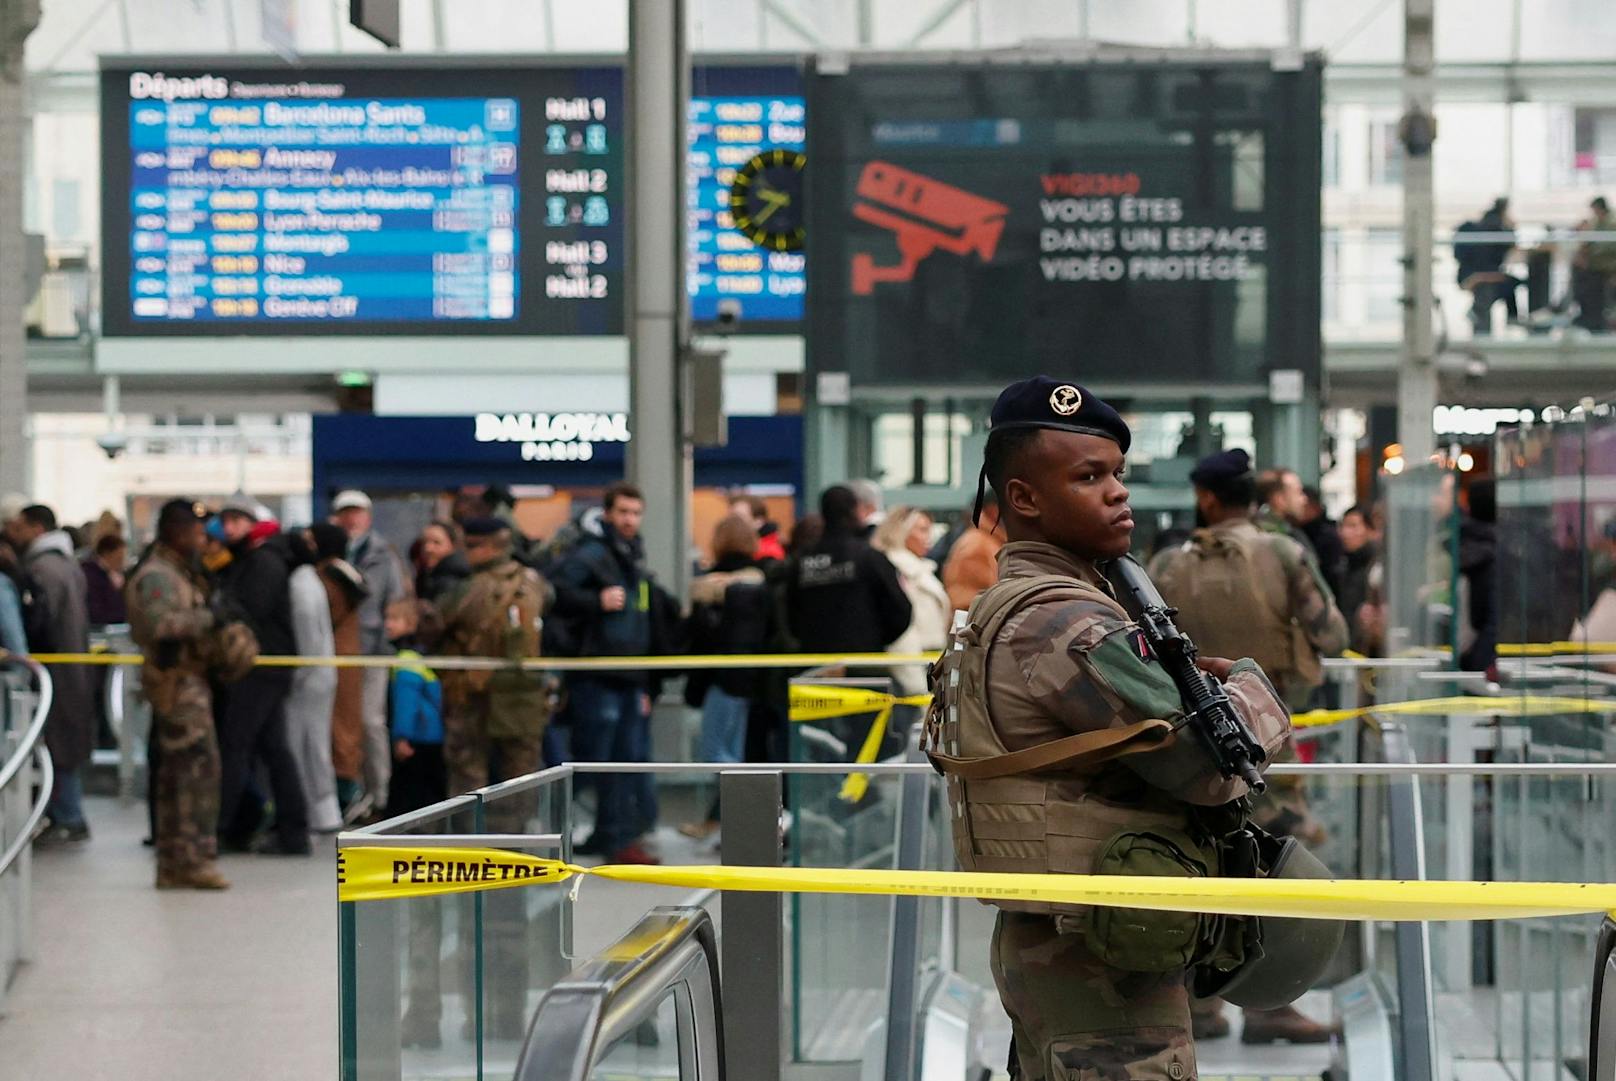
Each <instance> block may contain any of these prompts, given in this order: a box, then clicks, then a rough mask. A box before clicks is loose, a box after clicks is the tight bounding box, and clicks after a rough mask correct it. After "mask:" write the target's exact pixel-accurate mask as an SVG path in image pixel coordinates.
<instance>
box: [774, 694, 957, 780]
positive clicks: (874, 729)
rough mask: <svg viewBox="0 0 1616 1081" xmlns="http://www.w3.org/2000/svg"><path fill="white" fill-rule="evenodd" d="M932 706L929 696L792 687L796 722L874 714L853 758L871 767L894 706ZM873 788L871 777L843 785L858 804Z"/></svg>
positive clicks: (859, 775)
mask: <svg viewBox="0 0 1616 1081" xmlns="http://www.w3.org/2000/svg"><path fill="white" fill-rule="evenodd" d="M930 704H931V695H929V694H911V695H905V696H902V697H899V696H896V695H891V694H886V693H884V692H882V691H872V690H868V689H866V688H864V687H826V686H816V685H812V684H798V683H794V684H792V685H791V705H790V714H789V715H790V718H791V720H792V721H794V722H803V721H828V720H832V719H834V718H836V717H855V716H858V715H859V714H862V713H874V714H875V717H874V719H872V720H871V721H870V730H869V732H867V733H866V734H865V736H864V742H863V744H861V745H860V747H859V751H858V754H857V755H856V756H855V757H854V758H853V761H855V762H859V763H864V764H868V763H871V762H874V761H875V760H876V758H877V756H879V755H880V753H881V737H882V735H883V734H885V732H886V730H887V723H888V722H889V721H891V719H892V710H893V707H894V706H918V707H920V708H922V709H924V708H925V707H926V706H928V705H930ZM869 787H870V777H869V774H867V773H850V774H848V775H847V779H846V780H844V781H843V782H842V790H841V798H842V799H844V800H846V801H847V802H848V803H857V802H858V801H859V800H861V799H863V798H864V793H865V791H866V790H868V789H869Z"/></svg>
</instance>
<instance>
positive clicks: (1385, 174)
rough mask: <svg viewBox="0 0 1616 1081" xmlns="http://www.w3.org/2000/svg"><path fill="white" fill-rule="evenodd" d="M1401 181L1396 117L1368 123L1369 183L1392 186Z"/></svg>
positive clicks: (1401, 161) (1401, 153) (1401, 171)
mask: <svg viewBox="0 0 1616 1081" xmlns="http://www.w3.org/2000/svg"><path fill="white" fill-rule="evenodd" d="M1402 182H1403V144H1402V143H1401V142H1399V141H1398V138H1397V118H1396V117H1390V118H1384V119H1379V120H1372V121H1370V124H1369V183H1370V184H1372V185H1378V186H1382V187H1393V186H1396V185H1398V184H1401V183H1402Z"/></svg>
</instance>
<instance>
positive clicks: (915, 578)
mask: <svg viewBox="0 0 1616 1081" xmlns="http://www.w3.org/2000/svg"><path fill="white" fill-rule="evenodd" d="M931 528H932V518H931V515H930V514H928V513H927V512H926V511H924V510H922V509H920V508H919V507H894V508H893V509H892V511H891V512H890V513H889V514H888V515H887V516H886V519H885V520H884V521H883V522H882V523H881V526H880V528H879V529H877V530H876V531H875V537H874V539H873V540H872V541H871V544H872V546H873V547H874V548H875V549H876V551H878V552H880V553H881V554H882V555H885V556H886V557H887V559H889V560H891V561H892V565H893V566H894V567H895V568H897V571H898V580H899V581H900V582H902V583H903V591H904V592H905V593H906V594H908V596H909V607H910V609H911V614H910V617H909V629H908V630H906V631H904V632H903V634H902V635H901V636H899V638H898V640H897V641H895V642H893V643H892V644H891V645H889V646H888V647H887V652H888V653H933V652H936V651H938V650H940V649H942V648H943V646H944V644H945V643H946V642H947V640H948V626H949V623H950V621H951V620H952V619H953V615H954V606H953V605H952V604H951V603H949V600H948V590H946V589H944V588H943V583H942V579H940V578H938V577H937V564H936V563H935V562H933V561H932V560H930V559H927V558H926V552H927V550H928V549H930V547H931ZM892 679H893V682H895V683H897V685H898V687H899V689H900V690H902V691H903V693H904V694H922V693H924V692H925V690H926V669H925V668H924V667H923V666H921V665H918V664H912V665H905V666H903V667H902V668H894V669H893V670H892Z"/></svg>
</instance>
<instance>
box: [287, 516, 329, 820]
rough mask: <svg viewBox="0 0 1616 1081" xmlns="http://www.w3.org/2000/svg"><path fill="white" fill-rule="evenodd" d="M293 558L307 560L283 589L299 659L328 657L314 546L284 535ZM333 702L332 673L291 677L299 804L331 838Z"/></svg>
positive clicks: (290, 734) (306, 671)
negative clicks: (303, 803)
mask: <svg viewBox="0 0 1616 1081" xmlns="http://www.w3.org/2000/svg"><path fill="white" fill-rule="evenodd" d="M289 538H290V539H291V541H292V543H293V545H294V546H296V547H297V549H298V554H299V555H300V556H302V557H304V558H305V559H306V562H301V563H299V564H298V565H297V567H296V568H294V569H293V571H292V576H291V578H289V579H288V580H287V588H288V590H290V592H291V595H292V637H293V638H294V639H295V640H296V642H297V655H298V656H299V657H333V656H335V655H336V652H337V642H336V634H335V631H334V630H333V628H332V626H331V607H330V603H329V602H328V601H327V600H326V595H325V585H324V584H323V583H322V582H321V581H320V572H319V570H318V569H317V568H316V567H315V566H314V546H313V543H312V542H311V541H310V540H309V539H308V538H307V537H306V536H304V535H303V534H301V533H296V534H289ZM336 701H337V670H336V669H335V668H326V667H322V666H311V667H308V668H299V669H296V670H295V671H294V672H293V673H292V689H291V692H290V693H288V694H287V696H286V728H287V733H286V734H287V738H288V740H289V742H290V743H291V745H292V757H293V758H294V759H295V760H296V761H297V775H298V777H299V778H300V779H301V780H302V782H303V798H304V800H305V801H306V802H307V803H308V807H309V828H310V829H312V830H314V831H315V832H316V833H335V832H336V831H337V830H339V829H341V828H342V812H341V810H339V809H338V807H337V775H336V771H335V770H334V769H333V768H332V766H331V710H332V708H333V707H334V706H335V704H336Z"/></svg>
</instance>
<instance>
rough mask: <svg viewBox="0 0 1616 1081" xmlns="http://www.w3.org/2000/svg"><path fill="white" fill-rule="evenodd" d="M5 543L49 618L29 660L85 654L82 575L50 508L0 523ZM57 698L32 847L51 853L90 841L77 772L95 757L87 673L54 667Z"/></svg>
mask: <svg viewBox="0 0 1616 1081" xmlns="http://www.w3.org/2000/svg"><path fill="white" fill-rule="evenodd" d="M4 528H5V533H6V539H7V540H9V541H10V542H11V544H12V547H14V548H16V549H17V550H18V551H20V552H21V553H22V554H23V567H24V571H25V573H26V575H27V581H28V586H29V589H30V591H32V592H33V594H34V597H35V603H38V604H43V605H44V606H45V612H46V613H47V615H48V617H49V624H48V626H49V639H50V640H49V641H47V642H33V641H31V642H29V643H28V647H29V649H30V651H32V652H34V653H86V652H88V651H89V648H90V612H89V608H88V607H87V605H86V602H85V593H86V588H87V587H86V586H85V582H84V571H83V569H82V568H80V566H79V561H78V557H77V556H76V555H75V554H74V551H73V541H72V539H71V538H70V537H69V536H68V535H67V533H66V532H64V531H63V530H60V529H58V528H57V527H56V515H55V514H54V513H53V512H52V511H51V509H50V508H49V507H45V506H41V505H39V504H38V503H35V504H33V505H31V506H28V507H24V508H23V509H22V512H21V513H19V514H18V515H16V517H14V518H12V519H11V520H10V521H8V522H6V523H4ZM51 679H52V683H53V690H54V692H55V697H54V698H52V700H51V711H50V716H49V718H47V719H46V721H45V746H46V747H47V748H48V749H49V750H50V756H51V764H52V766H54V767H55V770H56V785H55V788H54V790H53V791H52V793H51V799H50V805H49V806H48V807H47V808H46V811H45V813H46V815H47V816H48V817H49V818H50V826H49V827H47V828H46V830H45V832H44V833H42V834H40V835H39V838H38V840H37V841H36V844H39V845H42V846H52V845H61V844H69V843H74V842H79V841H86V840H89V837H90V826H89V823H88V822H86V821H85V818H84V780H83V778H82V777H81V776H80V771H81V770H82V769H83V767H84V765H85V763H87V762H88V761H89V760H90V752H91V751H93V750H94V749H95V726H96V714H95V692H94V683H93V682H92V680H91V678H90V670H89V669H88V668H85V667H83V666H81V665H54V666H52V668H51Z"/></svg>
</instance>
